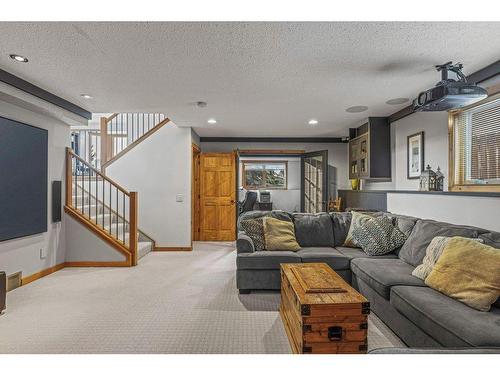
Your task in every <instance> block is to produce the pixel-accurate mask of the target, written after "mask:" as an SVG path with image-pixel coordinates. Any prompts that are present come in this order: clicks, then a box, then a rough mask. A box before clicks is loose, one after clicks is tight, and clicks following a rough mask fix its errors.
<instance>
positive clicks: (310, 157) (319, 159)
mask: <svg viewBox="0 0 500 375" xmlns="http://www.w3.org/2000/svg"><path fill="white" fill-rule="evenodd" d="M301 180H302V181H301V199H300V207H301V211H302V212H307V213H317V212H326V211H327V208H328V196H329V195H328V150H322V151H315V152H307V153H305V154H302V156H301Z"/></svg>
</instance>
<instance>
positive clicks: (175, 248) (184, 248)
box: [153, 246, 193, 251]
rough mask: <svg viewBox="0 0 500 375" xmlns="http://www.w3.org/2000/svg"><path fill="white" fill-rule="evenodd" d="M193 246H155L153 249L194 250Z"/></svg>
mask: <svg viewBox="0 0 500 375" xmlns="http://www.w3.org/2000/svg"><path fill="white" fill-rule="evenodd" d="M192 250H193V248H192V247H164V246H155V247H154V249H153V251H192Z"/></svg>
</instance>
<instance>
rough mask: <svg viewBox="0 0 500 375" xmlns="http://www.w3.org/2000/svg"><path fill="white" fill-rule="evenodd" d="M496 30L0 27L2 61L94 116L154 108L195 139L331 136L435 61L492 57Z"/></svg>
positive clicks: (428, 73)
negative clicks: (14, 56)
mask: <svg viewBox="0 0 500 375" xmlns="http://www.w3.org/2000/svg"><path fill="white" fill-rule="evenodd" d="M499 35H500V23H470V22H469V23H463V22H454V23H450V22H439V23H411V22H401V23H399V22H397V23H396V22H392V23H375V22H351V23H345V22H331V23H313V22H299V23H262V22H254V23H242V22H233V23H209V22H199V23H188V22H186V23H175V22H165V23H125V22H124V23H116V22H114V23H112V22H103V23H6V22H2V23H0V67H1V68H2V69H5V70H7V71H9V72H11V73H13V74H16V75H18V76H20V77H22V78H24V79H26V80H28V81H30V82H33V83H34V84H36V85H39V86H41V87H42V88H45V89H47V90H49V91H51V92H53V93H55V94H57V95H59V96H61V97H63V98H65V99H67V100H70V101H72V102H74V103H77V104H79V105H81V106H82V107H84V108H86V109H88V110H90V111H92V112H117V111H141V112H143V111H144V112H146V111H152V112H164V113H166V114H167V115H168V116H169V117H170V118H172V119H173V120H174V122H175V123H177V124H178V125H179V126H193V127H194V128H195V129H196V130H197V131H198V133H199V134H200V135H202V136H309V137H312V136H337V135H346V134H347V131H346V129H347V128H348V127H349V126H352V125H353V124H356V123H357V122H359V121H360V120H361V119H363V118H365V117H367V116H385V115H389V114H391V113H393V112H395V111H396V110H398V109H400V108H402V107H404V106H405V105H406V104H403V105H398V106H390V105H387V104H385V102H386V101H387V100H388V99H392V98H398V97H408V98H413V97H414V96H415V95H416V94H417V92H418V91H420V90H423V89H427V88H428V87H430V86H432V85H434V84H435V83H436V82H437V81H438V80H439V74H438V73H437V72H435V71H434V70H433V65H435V64H440V63H444V62H446V61H448V60H453V61H454V62H457V61H460V62H462V63H464V64H465V69H464V71H465V73H466V74H470V73H472V72H474V71H476V70H478V69H480V68H482V67H484V66H486V65H488V64H490V63H492V62H494V61H496V60H497V59H498V58H499V54H498V53H499V51H500V37H499ZM10 53H18V54H21V55H24V56H26V57H28V58H29V60H30V62H29V63H28V64H21V63H16V62H14V61H13V60H11V59H10V58H9V56H8V55H9V54H10ZM81 93H87V94H91V95H92V96H93V97H94V99H93V100H84V99H82V98H80V94H81ZM198 100H203V101H206V102H208V106H207V107H206V108H203V109H200V108H197V107H196V106H195V105H194V102H196V101H198ZM355 105H366V106H368V107H369V110H368V111H367V112H364V113H346V112H345V109H346V108H347V107H351V106H355ZM211 117H214V118H216V119H217V121H218V123H217V124H216V125H208V124H207V123H206V121H207V119H208V118H211ZM310 118H316V119H318V120H319V122H320V123H319V125H317V126H315V127H311V126H308V125H306V124H307V121H308V120H309V119H310Z"/></svg>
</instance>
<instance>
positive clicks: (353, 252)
mask: <svg viewBox="0 0 500 375" xmlns="http://www.w3.org/2000/svg"><path fill="white" fill-rule="evenodd" d="M335 249H337V250H338V251H339V252H340V253H342V254H343V255H345V256H346V257H348V258H349V259H351V260H352V259H356V258H370V259H398V256H397V255H396V254H394V253H389V254H384V255H377V256H376V257H374V256H371V255H368V254H367V253H365V252H364V251H363V250H361V249H358V248H355V247H345V246H337V247H335Z"/></svg>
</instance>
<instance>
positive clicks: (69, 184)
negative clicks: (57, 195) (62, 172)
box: [66, 148, 73, 206]
mask: <svg viewBox="0 0 500 375" xmlns="http://www.w3.org/2000/svg"><path fill="white" fill-rule="evenodd" d="M68 150H70V149H69V148H67V149H66V206H72V204H73V160H72V157H71V153H70V152H69V151H68Z"/></svg>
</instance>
